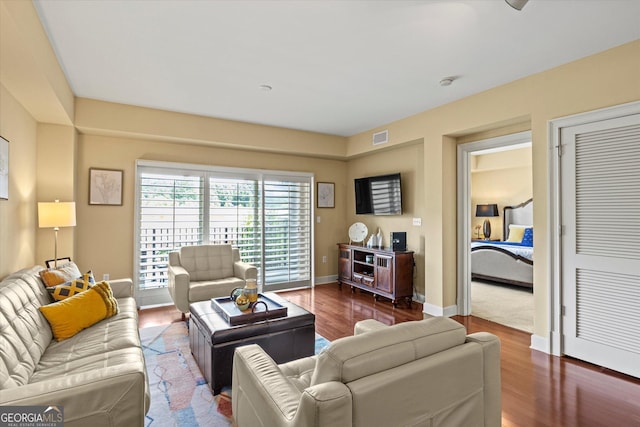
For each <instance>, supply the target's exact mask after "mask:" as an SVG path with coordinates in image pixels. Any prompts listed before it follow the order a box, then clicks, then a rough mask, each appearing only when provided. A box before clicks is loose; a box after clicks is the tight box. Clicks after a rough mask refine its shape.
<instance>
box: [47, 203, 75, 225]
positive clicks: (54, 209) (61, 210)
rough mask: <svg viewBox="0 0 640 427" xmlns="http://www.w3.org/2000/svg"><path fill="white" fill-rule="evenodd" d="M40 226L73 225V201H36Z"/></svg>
mask: <svg viewBox="0 0 640 427" xmlns="http://www.w3.org/2000/svg"><path fill="white" fill-rule="evenodd" d="M38 225H39V226H40V228H56V227H74V226H75V225H76V203H75V202H58V201H55V202H38Z"/></svg>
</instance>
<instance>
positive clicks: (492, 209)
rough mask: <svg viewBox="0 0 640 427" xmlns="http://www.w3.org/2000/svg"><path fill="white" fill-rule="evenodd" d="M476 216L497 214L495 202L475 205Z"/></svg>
mask: <svg viewBox="0 0 640 427" xmlns="http://www.w3.org/2000/svg"><path fill="white" fill-rule="evenodd" d="M476 216H480V217H485V216H499V215H498V205H497V204H495V203H491V204H488V205H476Z"/></svg>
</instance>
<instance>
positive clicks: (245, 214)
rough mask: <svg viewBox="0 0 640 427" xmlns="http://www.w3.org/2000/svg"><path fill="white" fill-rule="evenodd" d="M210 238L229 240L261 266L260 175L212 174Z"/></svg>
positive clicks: (211, 241) (210, 180)
mask: <svg viewBox="0 0 640 427" xmlns="http://www.w3.org/2000/svg"><path fill="white" fill-rule="evenodd" d="M209 194H210V196H209V242H210V243H212V244H220V243H230V244H232V245H233V246H234V247H237V248H239V249H240V255H241V258H242V260H243V261H245V262H248V263H251V264H253V265H255V266H256V267H258V268H260V267H261V261H262V260H261V253H262V208H261V196H260V194H261V192H260V182H259V180H258V179H257V178H241V177H240V178H233V177H224V176H210V177H209Z"/></svg>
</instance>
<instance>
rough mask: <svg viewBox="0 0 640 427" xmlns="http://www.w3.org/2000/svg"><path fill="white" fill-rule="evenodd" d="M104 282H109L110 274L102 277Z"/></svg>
mask: <svg viewBox="0 0 640 427" xmlns="http://www.w3.org/2000/svg"><path fill="white" fill-rule="evenodd" d="M102 280H104V281H107V280H109V273H104V274H103V275H102Z"/></svg>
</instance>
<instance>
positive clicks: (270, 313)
mask: <svg viewBox="0 0 640 427" xmlns="http://www.w3.org/2000/svg"><path fill="white" fill-rule="evenodd" d="M261 303H264V304H261ZM265 304H266V310H265ZM211 305H212V306H213V308H214V309H215V310H216V312H217V313H218V314H219V315H220V316H221V317H222V318H223V319H224V320H226V321H227V323H229V325H231V326H236V325H243V324H245V323H254V322H259V321H261V320H268V319H277V318H278V317H286V316H287V307H285V306H283V305H281V304H279V303H277V302H275V301H274V300H272V299H271V298H269V297H266V296H264V295H263V294H258V301H256V302H255V303H254V304H252V305H251V307H249V308H248V309H246V310H244V311H241V310H240V309H239V308H238V306H237V305H236V303H235V302H234V301H233V300H232V299H231V297H222V298H211ZM254 307H255V308H254ZM254 309H255V311H253V310H254Z"/></svg>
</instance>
